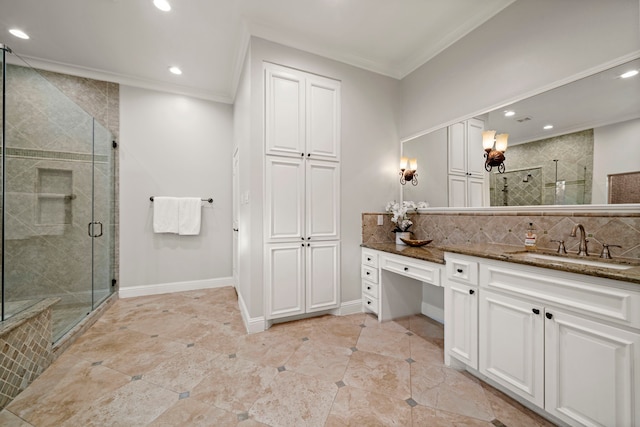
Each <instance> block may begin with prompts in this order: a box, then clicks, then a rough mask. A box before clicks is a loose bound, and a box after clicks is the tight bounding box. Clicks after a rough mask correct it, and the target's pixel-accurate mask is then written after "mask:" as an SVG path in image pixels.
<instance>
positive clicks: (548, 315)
mask: <svg viewBox="0 0 640 427" xmlns="http://www.w3.org/2000/svg"><path fill="white" fill-rule="evenodd" d="M545 316H547V319H553V314H551V313H547V314H545Z"/></svg>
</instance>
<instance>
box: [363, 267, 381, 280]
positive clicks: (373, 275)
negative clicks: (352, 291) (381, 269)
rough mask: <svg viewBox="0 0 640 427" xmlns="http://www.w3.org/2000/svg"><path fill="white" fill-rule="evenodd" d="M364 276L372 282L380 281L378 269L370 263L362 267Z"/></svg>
mask: <svg viewBox="0 0 640 427" xmlns="http://www.w3.org/2000/svg"><path fill="white" fill-rule="evenodd" d="M361 272H362V278H363V279H365V280H368V281H370V282H372V283H378V269H377V268H373V267H369V266H368V265H363V266H362V269H361Z"/></svg>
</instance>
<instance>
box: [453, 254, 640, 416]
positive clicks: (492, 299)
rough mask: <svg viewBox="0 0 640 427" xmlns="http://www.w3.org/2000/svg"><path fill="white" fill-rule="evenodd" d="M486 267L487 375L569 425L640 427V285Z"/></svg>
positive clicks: (483, 359)
mask: <svg viewBox="0 0 640 427" xmlns="http://www.w3.org/2000/svg"><path fill="white" fill-rule="evenodd" d="M479 262H480V280H479V284H480V287H479V293H480V298H479V321H478V330H479V371H480V373H481V374H482V375H485V376H486V377H487V378H489V379H491V380H493V381H495V382H496V383H498V384H500V385H501V386H503V387H505V388H506V389H508V390H510V391H511V392H513V393H515V394H516V395H518V396H520V397H521V398H523V399H526V400H528V401H530V402H531V403H533V404H534V405H536V406H538V407H540V408H543V409H544V410H545V411H547V412H548V413H550V414H552V415H553V416H555V417H557V418H558V419H560V420H562V421H564V422H566V423H567V424H569V425H575V426H634V425H640V411H639V409H640V289H638V286H637V285H633V284H629V283H624V282H619V281H614V280H609V279H604V278H597V277H592V276H586V275H579V274H572V273H565V272H561V271H554V270H549V269H544V268H537V267H532V266H525V265H520V264H514V263H506V262H501V261H493V260H481V261H479ZM445 310H446V308H445ZM445 339H446V337H445Z"/></svg>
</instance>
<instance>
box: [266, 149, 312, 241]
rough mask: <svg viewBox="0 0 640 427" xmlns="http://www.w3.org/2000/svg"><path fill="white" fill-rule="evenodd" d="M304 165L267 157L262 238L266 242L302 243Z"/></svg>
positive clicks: (300, 162) (296, 161)
mask: <svg viewBox="0 0 640 427" xmlns="http://www.w3.org/2000/svg"><path fill="white" fill-rule="evenodd" d="M304 181H305V178H304V161H303V160H302V159H301V158H295V159H293V158H286V157H275V156H267V159H266V197H265V207H266V215H265V236H266V240H267V241H268V242H275V241H285V240H288V241H291V240H295V241H301V240H303V239H304V235H303V233H304V198H305V195H304V192H305V185H304Z"/></svg>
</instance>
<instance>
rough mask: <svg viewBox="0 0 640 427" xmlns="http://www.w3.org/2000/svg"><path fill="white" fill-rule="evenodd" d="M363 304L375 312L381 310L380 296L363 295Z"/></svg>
mask: <svg viewBox="0 0 640 427" xmlns="http://www.w3.org/2000/svg"><path fill="white" fill-rule="evenodd" d="M362 306H363V307H364V308H366V309H367V310H369V311H372V312H374V313H375V314H378V313H379V312H380V306H379V304H378V298H373V297H370V296H369V295H362Z"/></svg>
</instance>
